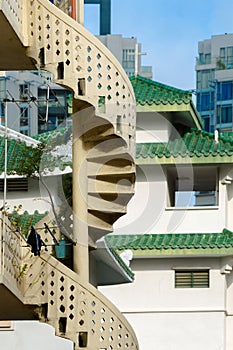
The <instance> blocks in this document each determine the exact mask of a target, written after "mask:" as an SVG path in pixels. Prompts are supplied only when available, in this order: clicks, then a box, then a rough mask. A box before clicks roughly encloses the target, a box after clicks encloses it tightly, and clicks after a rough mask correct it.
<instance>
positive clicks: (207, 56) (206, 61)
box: [199, 53, 211, 64]
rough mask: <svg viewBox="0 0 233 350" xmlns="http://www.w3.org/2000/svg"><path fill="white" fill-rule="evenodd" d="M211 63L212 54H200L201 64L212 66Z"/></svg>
mask: <svg viewBox="0 0 233 350" xmlns="http://www.w3.org/2000/svg"><path fill="white" fill-rule="evenodd" d="M210 63H211V54H210V53H206V54H204V53H200V54H199V64H210Z"/></svg>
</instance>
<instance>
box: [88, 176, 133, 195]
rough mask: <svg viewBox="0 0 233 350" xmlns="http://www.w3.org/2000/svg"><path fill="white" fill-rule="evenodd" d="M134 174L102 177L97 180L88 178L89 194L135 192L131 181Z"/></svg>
mask: <svg viewBox="0 0 233 350" xmlns="http://www.w3.org/2000/svg"><path fill="white" fill-rule="evenodd" d="M132 176H134V175H133V174H122V176H120V175H118V176H117V175H116V176H114V175H102V176H100V177H97V178H90V177H89V178H88V193H113V194H114V193H116V194H118V193H128V194H131V193H132V192H133V191H134V186H133V185H132V182H131V179H132Z"/></svg>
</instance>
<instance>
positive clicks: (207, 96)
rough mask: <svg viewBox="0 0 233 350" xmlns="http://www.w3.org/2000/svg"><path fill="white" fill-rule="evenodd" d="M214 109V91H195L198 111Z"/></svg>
mask: <svg viewBox="0 0 233 350" xmlns="http://www.w3.org/2000/svg"><path fill="white" fill-rule="evenodd" d="M212 109H214V92H213V91H208V92H198V93H197V110H198V112H202V111H208V110H212Z"/></svg>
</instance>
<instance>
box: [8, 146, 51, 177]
mask: <svg viewBox="0 0 233 350" xmlns="http://www.w3.org/2000/svg"><path fill="white" fill-rule="evenodd" d="M44 150H45V144H44V143H39V144H38V146H37V147H32V146H26V147H23V150H22V153H21V157H20V161H19V162H18V163H17V167H16V168H15V169H14V170H12V171H11V174H17V175H24V176H27V177H33V176H35V175H36V174H39V171H40V163H41V159H42V155H43V153H44Z"/></svg>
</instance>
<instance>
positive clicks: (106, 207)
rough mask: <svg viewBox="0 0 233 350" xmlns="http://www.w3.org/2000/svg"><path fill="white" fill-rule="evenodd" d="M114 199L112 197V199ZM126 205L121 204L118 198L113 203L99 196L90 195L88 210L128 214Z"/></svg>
mask: <svg viewBox="0 0 233 350" xmlns="http://www.w3.org/2000/svg"><path fill="white" fill-rule="evenodd" d="M113 198H114V197H113V196H112V199H113ZM124 204H125V203H123V204H121V203H120V199H119V198H118V197H116V198H115V199H113V200H112V201H108V200H105V199H103V198H102V197H101V196H100V195H99V194H94V195H88V210H98V211H103V212H105V213H123V214H124V213H126V206H125V205H124Z"/></svg>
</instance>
